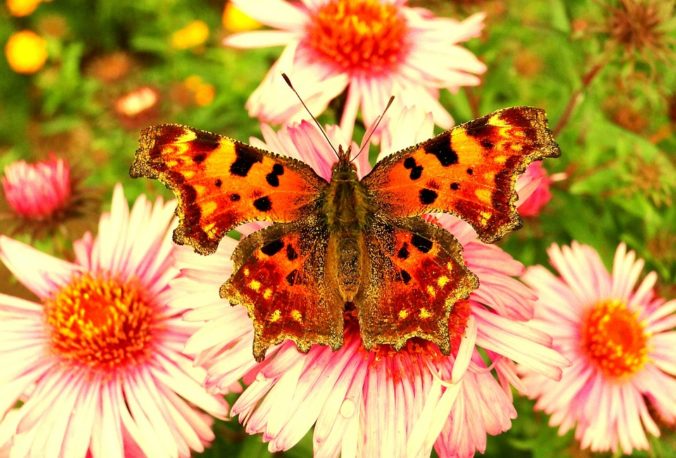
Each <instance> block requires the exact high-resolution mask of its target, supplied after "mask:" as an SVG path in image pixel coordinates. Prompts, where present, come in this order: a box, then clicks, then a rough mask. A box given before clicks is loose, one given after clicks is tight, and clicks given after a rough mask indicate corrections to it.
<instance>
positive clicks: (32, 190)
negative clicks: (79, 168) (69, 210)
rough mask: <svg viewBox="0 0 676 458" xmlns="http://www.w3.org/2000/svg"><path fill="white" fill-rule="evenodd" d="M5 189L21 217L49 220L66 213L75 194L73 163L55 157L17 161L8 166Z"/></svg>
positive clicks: (12, 205)
mask: <svg viewBox="0 0 676 458" xmlns="http://www.w3.org/2000/svg"><path fill="white" fill-rule="evenodd" d="M2 190H3V192H4V195H5V199H6V200H7V203H8V204H9V206H10V207H11V208H12V210H13V211H14V212H15V213H16V214H17V215H19V216H21V217H23V218H27V219H34V220H45V219H48V218H50V217H52V216H54V215H55V214H57V213H59V212H61V211H62V210H64V209H65V208H66V207H67V206H68V203H69V202H70V199H71V195H72V191H73V190H72V182H71V175H70V164H69V163H68V162H66V161H65V160H64V159H60V158H57V157H56V156H54V155H52V156H50V157H49V159H47V160H44V161H38V162H35V163H32V164H30V163H28V162H26V161H16V162H14V163H12V164H10V165H8V166H7V167H5V174H4V176H3V177H2Z"/></svg>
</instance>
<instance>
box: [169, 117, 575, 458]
mask: <svg viewBox="0 0 676 458" xmlns="http://www.w3.org/2000/svg"><path fill="white" fill-rule="evenodd" d="M404 116H409V118H410V119H403V120H399V121H397V122H403V123H405V124H406V125H408V126H409V128H408V129H402V130H401V131H400V132H401V133H402V134H404V135H406V134H411V133H418V134H419V135H427V134H431V132H423V130H424V129H418V131H416V130H414V129H413V125H414V122H413V121H414V120H413V115H412V114H410V113H409V112H406V113H404ZM428 121H429V122H421V123H419V126H425V125H428V126H429V128H430V130H431V127H432V124H431V117H430V118H428ZM327 130H328V133H329V136H330V137H331V138H332V139H333V141H335V142H336V144H342V145H345V143H344V142H341V141H340V140H342V138H341V131H340V129H339V128H329V129H327ZM263 137H264V138H265V142H261V141H260V140H255V139H252V140H251V143H252V144H253V145H255V146H259V147H264V148H266V149H268V150H272V151H275V152H277V153H280V154H286V155H289V156H292V157H296V158H299V159H302V160H304V161H305V162H307V163H309V164H311V165H312V166H313V167H315V170H316V171H317V172H318V173H320V174H321V175H323V176H324V177H326V178H328V174H329V173H330V165H331V163H332V162H333V161H334V158H335V156H334V154H333V152H332V151H331V149H330V147H329V145H328V144H327V143H326V141H325V140H324V139H323V138H322V136H321V134H320V133H319V131H318V130H317V128H316V127H315V126H314V125H312V124H309V123H308V122H302V123H301V124H300V125H298V126H296V127H286V128H283V129H282V130H280V132H278V133H274V132H273V131H272V130H271V129H270V128H269V127H267V126H263ZM409 137H410V138H408V139H406V140H405V141H406V143H407V144H409V145H410V144H413V143H415V141H416V140H420V139H421V137H420V136H414V135H409ZM390 140H394V141H395V142H398V141H400V139H399V138H395V139H388V140H387V141H390ZM362 156H365V155H362ZM359 169H360V173H361V174H364V173H366V172H368V170H369V169H370V166H369V165H368V162H366V161H362V162H361V163H360V164H359ZM438 221H439V224H441V225H443V226H444V227H445V228H447V229H449V230H450V231H452V232H453V233H454V234H455V235H456V237H458V239H459V240H460V241H461V243H462V244H463V245H464V247H465V252H464V256H465V259H466V261H467V264H468V265H469V268H470V269H471V270H472V271H473V272H475V273H476V274H477V275H478V276H479V278H480V281H481V286H480V287H479V289H477V290H476V291H475V292H474V293H473V294H472V295H471V297H470V298H469V300H468V301H462V302H459V303H457V304H456V305H455V306H454V309H453V313H452V315H451V319H450V323H449V325H450V328H451V335H452V336H453V338H452V348H453V356H444V355H443V354H441V353H440V351H439V350H438V348H437V347H436V346H435V345H433V344H430V343H427V342H424V341H409V343H408V344H407V345H406V346H405V347H404V348H403V349H402V350H400V351H393V350H391V349H390V348H389V347H384V346H383V347H380V348H378V349H377V350H374V351H367V350H365V349H364V347H363V346H362V344H361V339H360V336H359V333H358V330H357V329H356V328H355V326H352V325H350V324H349V323H348V325H347V327H346V332H345V344H344V345H343V347H342V348H341V349H340V350H338V351H332V350H331V349H330V348H328V347H326V346H319V345H316V346H314V347H313V348H312V349H311V350H310V351H309V352H308V353H307V354H303V353H299V352H298V351H297V350H296V347H295V345H294V344H293V343H290V342H286V343H284V344H281V345H279V346H277V347H274V348H271V349H269V350H268V354H267V357H266V359H265V360H264V361H263V362H262V363H260V364H257V363H256V362H255V361H254V359H253V356H252V344H253V326H252V323H251V320H250V319H249V318H248V316H247V313H246V309H245V308H244V307H231V306H230V305H229V304H228V303H227V302H225V301H223V300H222V299H220V298H219V296H218V290H219V286H220V285H221V283H223V282H224V280H225V279H226V278H227V276H228V275H230V273H231V271H232V265H231V261H230V255H231V253H232V250H233V248H234V247H235V245H236V242H235V241H233V240H231V239H227V238H226V239H225V240H223V241H222V242H221V246H220V248H219V250H218V251H217V253H216V254H214V255H213V256H211V257H209V258H208V262H207V264H205V263H203V262H202V261H201V259H199V260H198V257H196V256H194V255H189V254H183V255H181V258H180V260H179V263H181V264H182V265H183V266H184V268H183V272H184V275H183V276H182V278H180V279H178V280H177V282H181V284H180V288H177V290H179V289H180V291H182V292H183V293H184V295H183V297H182V298H178V297H176V300H177V301H178V306H179V307H182V306H186V305H188V304H192V305H195V304H199V306H198V307H196V308H195V310H193V311H191V312H189V313H188V314H186V319H188V320H191V321H202V322H205V324H204V326H203V328H202V329H201V330H200V331H198V332H197V333H196V334H195V335H194V336H193V337H192V338H191V339H190V340H189V341H188V344H187V346H186V352H188V353H191V354H194V355H195V358H196V361H197V362H198V363H200V364H202V365H203V366H204V367H205V368H206V369H207V372H208V375H207V380H206V382H207V387H208V389H210V390H213V391H228V390H230V389H231V388H232V384H233V383H236V382H237V381H238V380H240V379H244V382H245V384H246V385H248V387H247V388H246V389H245V390H244V392H243V394H242V395H241V396H240V398H239V399H238V401H237V402H236V404H235V405H234V406H233V409H232V411H233V413H235V414H239V419H240V421H241V422H242V423H243V424H244V425H245V427H246V430H247V432H249V433H251V434H254V433H262V434H263V439H264V440H265V441H268V442H269V450H270V451H271V452H275V451H281V450H286V449H289V448H290V447H292V446H293V445H294V444H296V443H297V442H298V441H299V440H300V439H301V438H302V437H303V436H304V435H305V434H306V433H307V432H308V430H309V429H310V428H312V426H313V425H314V453H315V455H316V456H337V455H339V454H342V455H343V456H354V455H359V456H369V457H370V456H387V457H392V456H418V455H423V456H424V455H429V453H430V452H431V450H432V448H436V450H437V452H438V453H439V454H440V455H442V456H471V455H473V454H474V452H475V451H476V450H479V451H483V450H484V449H485V446H486V434H498V433H500V432H502V431H505V430H507V429H509V427H510V425H511V419H513V418H514V417H515V416H516V411H515V410H514V407H513V405H512V398H511V391H510V384H514V385H516V386H517V387H520V388H523V387H521V386H520V383H519V380H518V379H517V376H516V373H515V366H514V363H513V362H512V361H516V362H518V363H520V364H525V365H526V366H528V367H529V368H531V369H532V370H534V371H536V372H539V373H542V374H544V375H545V376H548V377H552V378H557V377H558V376H559V375H560V367H561V366H562V365H564V364H566V361H565V359H563V358H562V357H561V356H560V355H559V354H558V353H557V352H555V351H553V350H552V349H551V348H550V338H549V336H547V335H546V334H544V333H542V332H540V331H536V330H535V329H533V328H531V327H529V326H528V325H527V324H526V323H525V320H526V319H528V318H530V317H531V316H532V306H533V304H534V300H535V295H534V294H533V293H532V291H531V290H529V289H528V288H527V287H526V286H525V285H523V284H522V283H520V282H519V281H517V280H516V279H515V278H513V277H514V276H516V275H520V274H521V273H522V272H523V266H522V265H521V264H519V263H518V262H516V261H515V260H514V259H512V258H511V257H510V256H509V255H508V254H507V253H505V252H504V251H502V250H501V249H499V248H497V247H495V246H489V245H485V244H483V243H481V242H479V241H478V239H477V238H476V236H475V234H474V233H473V231H472V229H471V228H470V227H469V225H467V224H465V223H462V222H460V221H458V220H457V219H454V218H451V217H449V216H442V217H440V218H439V220H438ZM177 286H178V285H177ZM479 347H481V348H482V349H484V350H485V353H484V355H485V356H486V357H487V359H484V358H482V355H481V354H480V353H479V351H478V348H479ZM492 370H495V372H496V373H497V375H498V376H497V379H496V378H495V377H494V376H493V374H492Z"/></svg>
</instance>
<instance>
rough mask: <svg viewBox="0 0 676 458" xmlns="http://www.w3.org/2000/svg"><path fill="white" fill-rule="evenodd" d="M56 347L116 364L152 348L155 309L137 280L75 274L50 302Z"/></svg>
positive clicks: (70, 355) (80, 360) (80, 359)
mask: <svg viewBox="0 0 676 458" xmlns="http://www.w3.org/2000/svg"><path fill="white" fill-rule="evenodd" d="M45 312H46V317H47V323H48V325H49V327H50V328H51V348H52V350H53V351H54V353H56V354H57V355H59V356H60V357H61V358H63V359H65V360H67V361H69V362H72V363H75V364H78V365H83V366H88V367H91V368H95V369H105V370H113V369H116V368H119V367H123V366H125V365H128V364H130V363H139V362H143V361H144V360H145V359H146V358H147V357H148V356H149V354H150V342H151V338H152V324H153V318H154V309H153V307H152V305H151V304H149V303H148V301H147V300H146V298H145V296H144V293H143V287H142V285H141V284H139V283H138V282H137V281H122V280H119V279H116V278H111V277H108V276H104V275H99V276H92V275H90V274H84V275H81V276H77V277H75V278H74V279H73V280H72V281H71V282H70V283H69V284H68V285H66V286H65V287H63V288H62V289H61V290H60V291H59V292H58V293H57V294H56V295H55V296H54V297H53V298H52V299H50V300H48V301H47V302H46V304H45Z"/></svg>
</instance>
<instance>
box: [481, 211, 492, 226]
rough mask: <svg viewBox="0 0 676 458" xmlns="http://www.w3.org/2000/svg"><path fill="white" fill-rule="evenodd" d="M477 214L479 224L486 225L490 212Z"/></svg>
mask: <svg viewBox="0 0 676 458" xmlns="http://www.w3.org/2000/svg"><path fill="white" fill-rule="evenodd" d="M479 215H480V216H481V224H482V225H484V226H485V225H486V224H488V220H489V219H491V216H492V213H491V212H486V211H483V212H480V213H479Z"/></svg>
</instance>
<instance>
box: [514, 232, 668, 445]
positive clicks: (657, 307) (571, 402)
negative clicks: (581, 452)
mask: <svg viewBox="0 0 676 458" xmlns="http://www.w3.org/2000/svg"><path fill="white" fill-rule="evenodd" d="M549 259H550V262H551V264H552V265H553V266H554V268H555V269H556V270H557V271H558V275H555V274H552V273H551V272H549V271H548V270H547V269H545V268H544V267H542V266H536V267H531V268H529V269H528V270H527V272H526V274H525V275H524V277H523V279H524V281H525V282H526V283H528V284H529V285H531V286H532V288H533V289H535V290H536V291H537V293H538V296H539V300H538V305H537V307H536V309H535V310H536V312H535V320H534V321H533V324H534V325H535V326H537V327H538V328H539V329H541V330H543V331H545V332H547V333H549V334H551V335H552V336H553V338H554V346H555V348H557V349H558V350H559V351H560V352H561V353H562V354H563V355H565V356H566V357H567V358H568V359H569V360H570V361H571V362H572V364H571V366H570V367H569V368H567V369H565V370H564V372H563V377H562V378H561V380H560V381H558V382H555V381H552V380H549V379H547V378H544V377H542V376H540V375H539V374H535V373H533V372H532V371H531V370H527V369H525V370H524V372H525V374H526V376H525V378H524V384H525V385H526V393H527V394H528V395H529V396H531V397H533V398H536V399H537V403H536V405H535V406H536V408H537V409H540V410H544V411H545V412H547V413H549V414H551V419H550V423H551V424H552V425H556V426H559V432H560V433H561V434H564V433H565V432H567V431H568V430H570V429H572V428H575V438H576V439H577V440H579V441H580V443H581V446H582V447H583V448H590V449H591V450H593V451H597V452H601V451H608V450H612V451H613V452H615V453H617V452H619V451H622V452H623V453H627V454H629V453H631V452H632V450H634V449H647V448H648V446H649V444H648V439H647V434H650V435H653V436H659V434H660V431H659V428H658V427H657V424H656V423H655V421H654V420H653V418H652V416H651V413H650V410H649V408H650V407H653V408H654V409H655V411H657V412H658V414H659V416H660V417H661V420H663V421H664V422H665V423H668V424H672V425H673V424H674V422H676V379H674V375H676V356H675V355H674V351H673V350H674V347H675V346H676V332H675V331H674V327H675V326H676V314H675V313H674V312H675V311H676V301H674V300H671V301H668V302H667V301H665V300H664V299H661V298H659V297H657V296H655V294H654V292H653V286H654V285H655V282H656V280H657V275H656V274H655V272H651V273H649V274H648V275H646V276H645V278H644V279H643V280H642V281H641V282H638V279H639V275H640V274H641V270H642V268H643V261H642V260H640V259H636V255H635V253H634V252H633V251H629V252H627V248H626V246H625V245H624V244H621V245H620V246H619V247H618V248H617V251H616V252H615V260H614V262H613V270H612V272H611V273H609V272H608V271H607V270H606V268H605V267H604V265H603V263H602V262H601V259H600V258H599V255H598V254H597V253H596V251H594V249H593V248H591V247H589V246H587V245H581V244H579V243H575V242H574V243H573V244H572V246H569V247H568V246H564V247H563V248H561V247H559V246H557V245H552V247H551V248H550V249H549ZM646 433H647V434H646Z"/></svg>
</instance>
